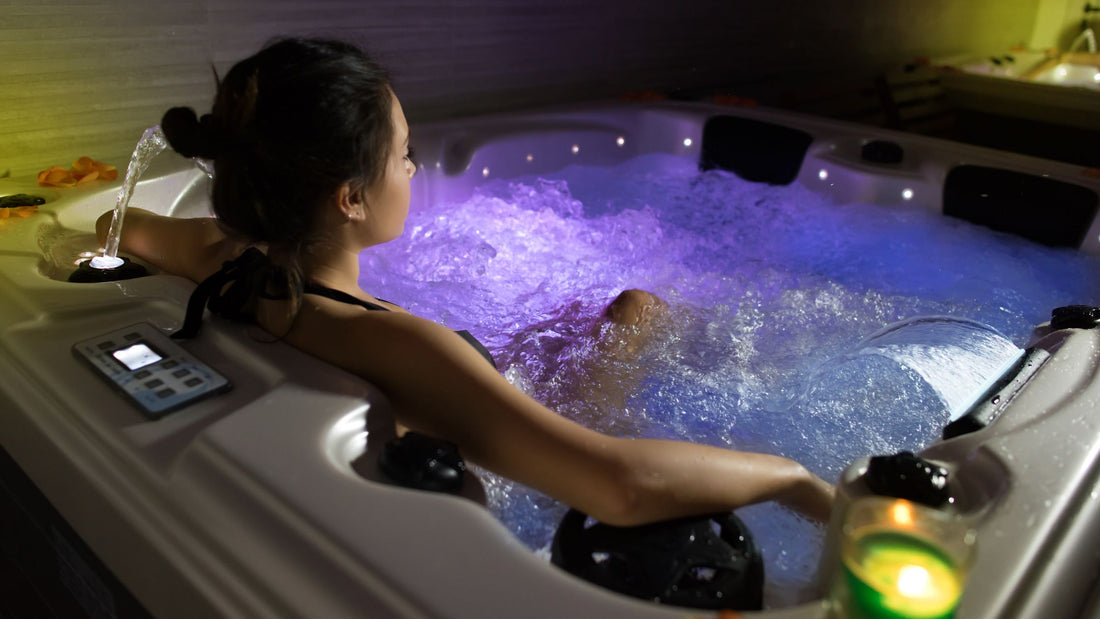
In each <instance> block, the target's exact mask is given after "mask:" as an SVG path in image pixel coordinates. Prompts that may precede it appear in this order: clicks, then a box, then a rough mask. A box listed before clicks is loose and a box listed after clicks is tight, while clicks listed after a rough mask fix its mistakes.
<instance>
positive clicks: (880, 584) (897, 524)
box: [830, 496, 975, 619]
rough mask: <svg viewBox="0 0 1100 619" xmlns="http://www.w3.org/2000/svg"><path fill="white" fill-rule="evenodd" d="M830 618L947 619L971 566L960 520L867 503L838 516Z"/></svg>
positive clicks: (904, 504)
mask: <svg viewBox="0 0 1100 619" xmlns="http://www.w3.org/2000/svg"><path fill="white" fill-rule="evenodd" d="M843 532H844V538H843V542H842V547H841V561H840V570H839V572H837V573H836V575H835V577H834V579H833V588H832V594H831V596H830V616H831V617H834V618H841V617H843V618H845V619H951V617H954V615H955V609H956V608H957V607H958V605H959V598H960V597H961V596H962V592H963V585H964V583H965V580H966V575H967V571H968V570H969V568H970V564H971V562H972V560H973V554H974V541H975V540H974V537H975V533H974V531H973V529H971V528H970V526H969V524H968V521H967V519H966V518H963V517H961V516H960V515H958V514H955V513H952V512H950V511H945V510H939V509H932V508H929V507H925V506H923V505H918V504H915V503H910V502H909V501H906V500H904V499H893V498H889V497H882V496H868V497H863V498H860V499H858V500H856V501H854V502H853V503H852V504H851V506H849V508H848V510H847V511H846V513H845V517H844V528H843Z"/></svg>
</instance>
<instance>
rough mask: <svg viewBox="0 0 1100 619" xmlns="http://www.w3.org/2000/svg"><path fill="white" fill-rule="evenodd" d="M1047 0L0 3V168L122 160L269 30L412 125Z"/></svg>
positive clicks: (943, 25)
mask: <svg viewBox="0 0 1100 619" xmlns="http://www.w3.org/2000/svg"><path fill="white" fill-rule="evenodd" d="M1044 1H1047V0H967V1H966V2H959V1H958V0H891V1H889V2H883V1H881V0H843V1H838V2H820V1H817V0H813V1H811V0H786V1H784V2H767V1H762V0H758V1H756V2H745V1H735V0H696V1H695V2H691V3H683V2H673V1H672V0H604V1H602V2H592V1H590V0H558V1H550V0H512V1H510V0H373V1H369V0H363V1H355V0H196V1H188V2H162V1H157V0H113V1H112V0H83V1H76V0H73V1H69V2H55V1H50V0H6V1H4V0H0V175H2V174H4V173H5V172H10V173H11V174H12V175H16V176H22V175H29V174H33V173H35V172H37V171H38V170H41V169H43V168H45V167H47V166H49V165H52V164H61V165H68V163H70V162H71V161H73V160H74V159H75V158H77V157H78V156H81V155H89V156H92V157H95V158H97V159H100V160H104V161H108V162H109V163H113V164H115V165H117V166H119V167H122V166H124V165H125V160H126V158H127V157H128V155H129V152H130V151H131V150H132V147H133V144H134V143H135V142H136V140H137V138H138V137H139V136H140V135H141V132H142V130H143V129H145V128H147V127H149V126H151V125H153V124H155V123H157V122H158V121H159V119H160V115H161V114H162V113H163V111H164V110H165V109H166V108H168V107H170V106H173V105H181V104H183V105H191V106H194V107H196V108H197V109H200V110H203V109H206V108H208V106H209V103H210V100H211V98H212V95H213V78H212V75H211V69H210V67H211V64H213V66H214V67H216V68H217V69H218V70H219V71H224V70H225V69H226V68H228V66H229V65H231V64H232V62H234V61H235V60H237V59H239V58H241V57H243V56H246V55H248V54H250V53H252V52H254V51H255V50H256V49H258V47H259V46H260V45H261V44H262V43H263V42H264V41H266V40H268V39H269V38H270V37H272V36H275V35H279V34H321V35H331V36H336V37H340V38H344V39H350V40H352V41H356V42H359V43H362V44H364V45H365V46H366V47H368V48H369V49H370V50H372V51H373V52H374V53H376V55H378V56H379V57H381V58H382V59H383V60H384V61H385V62H386V64H387V65H388V66H390V67H391V68H392V69H393V71H394V72H395V73H396V76H397V88H398V94H399V95H400V96H401V97H402V101H403V103H404V105H405V109H406V111H407V113H408V115H409V117H410V120H411V121H412V122H413V123H415V122H416V121H418V120H426V119H434V118H441V117H453V116H462V115H469V114H475V113H482V112H490V111H496V110H501V109H508V108H517V107H526V106H534V105H540V104H544V103H553V102H566V101H580V100H592V99H604V98H609V97H614V96H617V95H620V94H622V93H624V92H632V91H643V90H658V91H665V92H668V91H678V92H705V91H721V92H728V93H733V94H743V95H746V96H753V97H757V98H761V99H763V102H764V103H771V101H770V100H768V97H769V96H771V95H774V94H775V93H778V92H781V91H789V90H790V89H791V88H792V87H794V88H797V87H798V85H799V84H804V83H822V82H826V83H827V82H829V81H831V80H837V81H842V80H846V79H849V78H851V77H853V76H856V77H861V76H868V75H873V74H875V73H876V72H880V71H882V70H884V69H885V68H888V67H892V66H896V65H899V64H901V63H905V62H908V61H911V60H912V59H913V58H915V57H920V56H926V57H927V56H942V55H949V54H956V53H963V52H978V53H986V52H994V51H1002V50H1005V49H1008V48H1009V47H1010V46H1013V45H1019V44H1026V43H1027V42H1028V40H1029V38H1031V37H1032V34H1033V28H1034V24H1035V22H1036V16H1037V11H1038V10H1039V8H1040V4H1041V2H1044Z"/></svg>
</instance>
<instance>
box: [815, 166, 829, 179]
mask: <svg viewBox="0 0 1100 619" xmlns="http://www.w3.org/2000/svg"><path fill="white" fill-rule="evenodd" d="M817 177H818V178H820V179H821V180H825V179H827V178H829V171H828V170H826V169H825V168H821V169H820V170H818V172H817Z"/></svg>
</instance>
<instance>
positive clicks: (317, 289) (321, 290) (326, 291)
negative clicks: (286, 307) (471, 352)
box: [302, 283, 497, 368]
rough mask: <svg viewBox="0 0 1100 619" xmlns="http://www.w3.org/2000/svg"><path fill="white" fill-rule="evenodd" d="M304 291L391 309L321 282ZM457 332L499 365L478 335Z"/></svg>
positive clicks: (377, 309) (366, 305)
mask: <svg viewBox="0 0 1100 619" xmlns="http://www.w3.org/2000/svg"><path fill="white" fill-rule="evenodd" d="M302 292H303V293H305V294H315V295H318V296H322V297H325V298H326V299H332V300H333V301H339V302H340V303H348V304H351V305H358V306H360V307H365V308H366V309H368V310H371V311H381V312H388V311H390V310H389V309H388V308H386V307H383V306H381V305H378V304H377V303H371V302H370V301H364V300H363V299H360V298H358V297H353V296H351V295H350V294H348V293H346V292H344V291H342V290H336V289H335V288H328V287H326V286H321V285H319V284H313V283H309V284H306V285H305V286H304V287H303V288H302ZM387 303H388V301H387ZM455 333H457V334H458V335H459V336H461V337H462V339H464V340H466V341H467V342H469V344H470V345H471V346H473V347H474V349H475V350H477V352H478V353H480V354H481V356H482V357H485V360H486V361H488V362H489V363H491V364H493V367H494V368H495V367H497V363H496V361H493V355H492V354H490V353H489V349H488V348H485V345H484V344H482V343H481V342H479V341H478V340H477V338H476V337H474V336H473V335H471V334H470V332H469V331H466V330H462V331H455Z"/></svg>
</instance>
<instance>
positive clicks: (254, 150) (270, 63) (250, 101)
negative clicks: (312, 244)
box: [161, 39, 394, 256]
mask: <svg viewBox="0 0 1100 619" xmlns="http://www.w3.org/2000/svg"><path fill="white" fill-rule="evenodd" d="M391 107H392V94H391V91H390V88H389V76H388V75H387V73H386V71H385V70H384V69H383V68H382V67H381V66H380V65H379V64H377V63H376V62H374V61H373V60H371V59H370V58H369V57H368V56H367V55H366V54H365V53H364V52H363V51H362V50H360V49H359V48H357V47H355V46H353V45H351V44H348V43H343V42H340V41H332V40H324V39H282V40H278V41H276V42H274V43H272V44H269V45H268V46H266V47H265V48H264V49H262V50H261V51H260V52H258V53H257V54H255V55H253V56H251V57H249V58H246V59H244V60H242V61H240V62H238V63H237V64H236V65H234V66H233V68H232V69H230V71H229V73H228V74H227V75H226V76H225V79H224V80H222V81H221V83H220V84H219V85H218V94H217V98H216V99H215V102H214V108H213V110H212V111H211V113H210V114H206V115H204V116H202V118H201V119H200V118H198V117H197V116H196V114H195V112H194V111H193V110H191V109H190V108H173V109H171V110H168V112H167V113H166V114H165V115H164V118H163V120H162V121H161V128H162V130H163V131H164V134H165V136H166V137H167V138H168V142H169V143H170V144H171V145H172V148H173V149H175V150H176V151H177V152H178V153H180V154H181V155H184V156H186V157H202V158H206V159H212V160H213V161H214V190H213V205H214V213H215V215H217V217H218V219H219V220H220V221H221V222H222V224H224V225H225V226H227V227H228V228H229V230H228V231H229V232H231V233H234V234H235V235H237V236H240V237H242V238H243V239H244V240H246V241H249V242H256V243H267V244H269V245H270V246H271V247H273V248H275V247H278V248H280V249H281V250H284V251H288V252H289V254H290V255H291V256H297V254H298V253H299V251H300V249H301V247H302V245H303V244H304V243H306V242H307V240H308V235H309V233H310V232H312V231H313V229H314V219H315V217H316V213H317V212H318V208H317V207H318V206H319V205H320V204H322V203H323V202H324V201H326V200H329V199H331V197H332V195H333V194H334V192H335V191H336V189H337V188H338V187H339V186H340V185H342V184H343V183H346V182H349V181H350V182H353V183H355V184H356V188H357V189H360V190H362V189H365V188H366V187H368V186H370V185H371V184H373V183H374V182H375V181H377V180H379V179H380V178H381V177H382V175H383V174H384V172H385V167H386V165H385V162H386V161H387V160H388V158H389V155H390V148H391V143H392V140H393V131H394V129H393V124H392V117H391Z"/></svg>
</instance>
